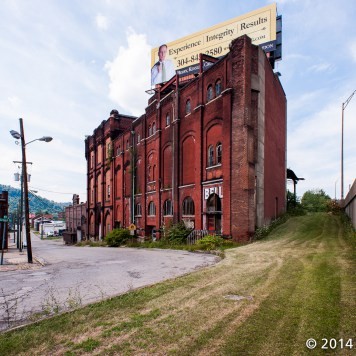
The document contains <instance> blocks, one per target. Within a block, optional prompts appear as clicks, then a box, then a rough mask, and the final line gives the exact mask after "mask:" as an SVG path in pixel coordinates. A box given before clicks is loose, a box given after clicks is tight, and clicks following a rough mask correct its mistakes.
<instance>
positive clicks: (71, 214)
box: [63, 194, 87, 243]
mask: <svg viewBox="0 0 356 356" xmlns="http://www.w3.org/2000/svg"><path fill="white" fill-rule="evenodd" d="M86 214H87V204H86V203H80V202H79V195H78V194H74V195H73V205H69V206H67V207H65V222H66V231H65V232H64V233H63V237H64V240H65V242H67V243H73V242H76V241H81V240H85V239H86V238H87V229H86V226H87V217H86Z"/></svg>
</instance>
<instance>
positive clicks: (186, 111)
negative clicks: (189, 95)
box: [185, 99, 191, 114]
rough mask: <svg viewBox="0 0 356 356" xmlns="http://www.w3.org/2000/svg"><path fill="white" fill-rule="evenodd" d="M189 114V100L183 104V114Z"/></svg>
mask: <svg viewBox="0 0 356 356" xmlns="http://www.w3.org/2000/svg"><path fill="white" fill-rule="evenodd" d="M190 112H191V107H190V99H188V100H187V102H186V103H185V113H186V114H190Z"/></svg>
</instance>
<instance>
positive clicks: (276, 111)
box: [86, 36, 286, 240]
mask: <svg viewBox="0 0 356 356" xmlns="http://www.w3.org/2000/svg"><path fill="white" fill-rule="evenodd" d="M259 56H260V49H258V47H255V46H252V45H251V40H250V39H249V38H248V37H247V36H244V37H242V38H239V39H237V40H234V41H233V43H232V50H231V52H230V53H229V54H228V55H227V56H226V57H225V58H224V59H223V60H220V61H219V62H217V63H216V64H215V65H213V66H211V67H210V68H209V69H208V70H206V71H205V72H204V73H203V74H201V75H199V76H198V77H196V78H195V79H192V80H191V81H190V82H188V84H186V85H185V86H184V87H180V88H179V90H177V88H176V90H175V91H173V92H171V93H169V91H168V92H165V93H164V92H159V91H158V92H157V93H156V94H155V95H154V97H152V98H151V99H150V100H149V103H150V104H149V106H148V107H147V108H146V111H145V114H144V115H142V116H141V117H140V118H138V119H137V120H135V121H134V122H133V120H132V118H127V117H126V118H121V117H120V118H119V119H114V118H110V119H109V120H107V121H106V122H105V121H104V122H102V124H101V125H100V126H99V127H98V128H97V129H96V130H95V131H94V134H93V136H90V137H89V138H88V139H87V140H86V157H87V159H88V160H89V159H91V158H90V157H91V156H94V158H95V161H96V163H95V166H94V167H90V163H88V185H89V188H88V202H89V214H94V215H95V221H96V225H98V224H99V223H101V228H102V231H101V234H102V235H103V233H105V231H104V228H103V225H107V222H108V220H110V219H111V224H110V225H111V227H113V226H114V225H115V222H120V224H121V226H128V225H129V224H130V223H131V222H132V216H131V211H130V207H131V204H132V189H131V185H132V176H131V174H132V165H133V161H134V162H135V174H136V180H135V184H136V187H135V197H134V204H137V203H139V204H141V206H142V215H140V216H136V217H135V223H136V225H137V226H138V228H139V232H140V234H142V235H144V234H146V235H147V234H149V233H150V231H151V229H152V228H153V227H156V228H159V227H161V226H164V225H167V224H170V223H172V222H177V221H179V220H181V219H182V217H183V216H182V204H183V200H184V199H185V198H186V197H188V196H190V197H191V198H192V199H193V201H194V205H195V216H194V217H184V218H186V219H190V220H192V221H193V222H194V227H195V228H196V229H205V228H206V227H207V216H206V214H207V205H206V204H207V196H205V194H204V192H205V190H206V189H208V191H207V192H210V189H211V191H212V192H213V191H216V192H219V194H220V199H221V203H222V206H221V211H222V219H221V220H222V221H221V222H222V232H223V234H224V235H232V236H233V237H234V238H235V239H239V240H248V239H249V238H250V236H251V234H252V233H253V232H254V229H255V223H256V202H255V198H256V179H255V177H256V164H257V162H259V159H260V157H259V152H258V150H257V148H258V144H257V137H258V134H259V132H258V115H259V112H261V111H263V113H264V115H265V118H264V119H265V123H266V125H265V142H266V145H265V147H264V158H265V176H264V184H265V189H264V192H265V216H264V218H266V219H267V220H268V219H269V218H270V217H271V216H273V213H274V211H275V202H276V200H275V197H278V202H279V205H278V213H280V212H282V211H283V209H284V205H285V204H284V201H285V200H284V195H285V192H284V191H285V173H284V172H285V149H286V145H285V135H286V132H285V121H286V117H285V96H284V93H283V89H282V87H281V85H280V83H279V82H278V79H277V78H276V77H275V76H274V74H273V71H272V68H271V67H270V66H269V63H268V60H267V59H265V63H264V65H263V72H261V73H259V70H260V69H259V68H260V61H259ZM253 75H254V76H255V77H261V76H264V77H263V78H262V79H263V80H261V83H265V87H264V88H260V90H256V89H252V84H251V82H252V76H253ZM218 79H219V80H220V81H221V83H222V93H221V94H220V95H219V96H217V97H216V96H215V95H214V96H213V98H212V100H210V101H209V102H208V98H207V89H208V87H209V86H212V87H213V88H214V90H215V84H216V81H217V80H218ZM263 93H264V94H263ZM261 95H265V96H266V98H265V103H266V104H265V108H263V110H261V108H260V107H259V105H260V100H259V99H260V96H261ZM187 100H190V107H191V111H190V112H189V113H187V112H186V103H187ZM167 114H169V116H170V123H168V125H167V122H166V117H167ZM153 125H155V132H152V131H151V130H152V129H151V130H150V129H149V128H150V127H151V128H152V127H153ZM132 130H134V132H135V134H134V138H135V142H134V151H132V150H128V149H127V147H126V146H127V142H129V144H130V145H131V143H132V139H133V138H132V134H131V131H132ZM137 135H140V140H139V142H138V141H137V139H136V138H137ZM108 142H112V144H113V146H114V152H115V155H114V156H115V158H114V159H113V160H112V162H111V163H110V162H109V163H110V164H109V165H107V162H106V158H107V157H106V156H105V154H106V152H107V149H106V148H105V147H107V144H108ZM218 143H221V144H222V162H221V164H217V162H216V146H217V144H218ZM100 144H101V145H102V147H104V149H103V150H102V151H101V153H100V149H99V147H100ZM210 145H212V146H213V147H214V164H213V166H212V167H207V160H208V157H207V152H208V147H209V146H210ZM98 154H101V156H102V158H101V161H102V163H99V164H98V162H100V160H98ZM105 162H106V165H105ZM99 175H101V176H102V177H104V180H103V187H104V191H102V192H101V196H102V199H101V204H98V202H99V201H100V196H99V197H98V194H99V189H100V187H98V186H94V190H95V191H96V194H95V196H96V200H95V201H91V200H90V199H89V195H90V191H91V189H92V183H91V182H95V181H96V180H97V178H98V176H99ZM109 180H110V186H111V187H113V191H112V193H111V197H110V198H109V199H104V197H106V198H107V186H108V181H109ZM99 195H100V194H99ZM167 199H169V200H171V201H172V203H173V206H174V214H173V217H172V216H167V217H164V216H163V204H164V202H165V201H166V200H167ZM150 202H153V203H154V204H155V206H156V215H154V216H149V215H148V214H147V213H148V211H147V210H148V206H149V203H150ZM104 222H105V224H104ZM88 224H89V222H88ZM95 233H96V234H98V228H96V231H95Z"/></svg>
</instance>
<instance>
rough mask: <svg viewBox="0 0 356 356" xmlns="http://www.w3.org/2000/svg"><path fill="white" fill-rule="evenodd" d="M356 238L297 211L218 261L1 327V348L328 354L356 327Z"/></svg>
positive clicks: (12, 351)
mask: <svg viewBox="0 0 356 356" xmlns="http://www.w3.org/2000/svg"><path fill="white" fill-rule="evenodd" d="M355 242H356V239H355V233H354V231H353V230H351V229H350V228H349V226H348V225H347V224H346V223H345V222H344V221H343V218H342V217H340V216H333V215H328V214H324V213H318V214H309V215H305V216H299V217H293V218H290V219H289V220H288V221H287V222H285V223H284V224H281V225H279V226H277V227H276V228H275V230H273V231H272V232H271V233H270V234H269V235H268V237H267V238H265V239H263V240H261V241H258V242H256V243H253V244H249V245H246V246H242V247H239V248H235V249H230V250H227V251H226V252H225V253H226V258H225V259H224V260H222V261H221V262H220V263H219V264H217V265H216V266H213V267H209V268H206V269H203V270H200V271H197V272H194V273H192V274H189V275H186V276H184V277H181V278H177V279H174V280H170V281H167V282H164V283H159V284H156V285H154V286H151V287H146V288H142V289H139V290H135V291H132V292H130V293H127V294H125V295H122V296H119V297H116V298H112V299H108V300H106V301H103V302H100V303H96V304H93V305H90V306H87V307H85V308H82V309H79V310H76V311H75V312H72V313H67V314H64V315H59V316H56V317H54V318H51V319H47V320H44V321H41V322H38V323H36V324H33V325H29V326H27V327H24V328H22V329H19V330H16V331H11V332H8V333H5V334H2V335H0V355H36V354H37V355H52V354H63V355H77V354H83V353H86V354H91V353H94V354H105V355H117V354H123V355H130V354H168V355H170V354H176V355H198V354H200V355H215V354H216V355H304V354H309V353H312V354H313V355H321V354H325V353H328V352H329V353H331V351H332V350H328V351H327V350H326V351H325V350H321V349H320V345H321V342H322V339H323V338H328V339H330V338H335V339H337V340H339V339H340V338H343V339H344V340H347V339H348V338H350V337H353V336H354V331H355V328H356V321H355V316H354V315H355V313H354V311H355V310H356V303H355V300H356V298H355V297H356V293H355V288H356V280H355V273H354V272H355V246H356V245H355ZM228 294H236V295H239V296H244V297H246V299H243V300H241V301H232V300H228V299H226V298H224V296H226V295H228ZM309 338H314V339H316V340H317V342H318V347H317V348H316V349H315V350H313V351H310V350H308V349H307V348H306V346H305V342H306V340H307V339H309ZM354 344H356V340H354ZM322 351H323V352H322ZM333 354H345V355H351V354H352V351H350V350H349V349H344V350H341V349H340V348H338V349H337V350H336V351H335V352H333Z"/></svg>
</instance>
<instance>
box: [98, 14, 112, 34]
mask: <svg viewBox="0 0 356 356" xmlns="http://www.w3.org/2000/svg"><path fill="white" fill-rule="evenodd" d="M95 23H96V26H97V27H98V28H99V29H100V30H107V29H108V28H109V20H108V18H107V17H106V16H104V15H102V14H98V15H96V17H95Z"/></svg>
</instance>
